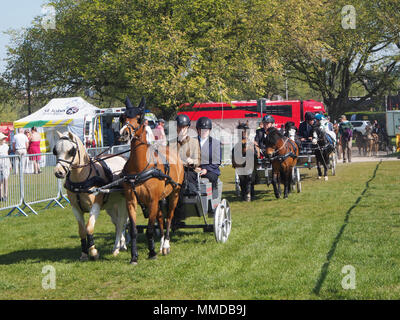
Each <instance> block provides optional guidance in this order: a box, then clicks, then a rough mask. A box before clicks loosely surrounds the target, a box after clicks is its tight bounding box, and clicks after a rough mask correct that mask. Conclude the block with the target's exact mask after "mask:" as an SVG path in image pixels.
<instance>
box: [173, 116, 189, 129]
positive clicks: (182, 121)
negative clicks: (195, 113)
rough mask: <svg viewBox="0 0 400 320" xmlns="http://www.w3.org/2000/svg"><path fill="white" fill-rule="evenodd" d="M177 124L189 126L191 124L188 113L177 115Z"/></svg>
mask: <svg viewBox="0 0 400 320" xmlns="http://www.w3.org/2000/svg"><path fill="white" fill-rule="evenodd" d="M175 120H176V125H177V126H178V127H186V126H187V127H189V126H190V119H189V117H188V116H187V115H186V114H180V115H178V116H177V117H176V119H175Z"/></svg>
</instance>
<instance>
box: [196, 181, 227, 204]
mask: <svg viewBox="0 0 400 320" xmlns="http://www.w3.org/2000/svg"><path fill="white" fill-rule="evenodd" d="M198 178H200V177H198ZM198 181H199V189H200V193H201V195H202V196H210V195H211V196H212V198H213V199H217V198H221V196H222V181H221V180H220V179H219V178H218V182H217V189H213V188H212V183H211V182H210V181H209V180H208V179H207V178H200V179H199V180H198Z"/></svg>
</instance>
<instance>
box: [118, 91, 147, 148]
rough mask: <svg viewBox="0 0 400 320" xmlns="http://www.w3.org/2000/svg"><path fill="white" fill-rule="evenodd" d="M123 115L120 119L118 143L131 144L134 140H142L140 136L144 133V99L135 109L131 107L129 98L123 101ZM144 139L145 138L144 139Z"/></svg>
mask: <svg viewBox="0 0 400 320" xmlns="http://www.w3.org/2000/svg"><path fill="white" fill-rule="evenodd" d="M125 105H126V110H125V114H124V115H122V116H121V117H120V122H121V124H122V128H121V130H120V132H119V133H120V136H121V137H120V141H122V142H131V141H132V140H134V139H138V140H142V138H141V136H142V135H143V133H144V132H145V128H144V114H145V105H146V102H145V99H144V97H143V98H142V100H141V101H140V103H139V105H138V106H137V107H136V108H135V107H133V106H132V104H131V102H130V100H129V98H128V97H127V98H126V100H125ZM144 139H145V138H144Z"/></svg>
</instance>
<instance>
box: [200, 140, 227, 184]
mask: <svg viewBox="0 0 400 320" xmlns="http://www.w3.org/2000/svg"><path fill="white" fill-rule="evenodd" d="M197 139H198V141H199V144H200V137H198V138H197ZM200 154H201V160H200V168H201V169H206V170H207V171H208V172H212V173H214V174H216V175H217V176H219V175H220V174H221V171H220V170H219V166H220V165H221V154H222V150H221V142H220V141H219V140H217V139H214V138H212V137H209V138H208V141H206V142H205V143H204V145H203V147H201V144H200Z"/></svg>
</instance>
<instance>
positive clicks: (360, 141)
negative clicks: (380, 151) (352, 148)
mask: <svg viewBox="0 0 400 320" xmlns="http://www.w3.org/2000/svg"><path fill="white" fill-rule="evenodd" d="M353 134H354V138H355V141H356V146H357V148H358V153H359V154H360V156H362V155H364V156H366V154H367V142H366V137H365V136H364V135H363V134H362V133H361V132H359V131H357V130H354V132H353Z"/></svg>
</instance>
